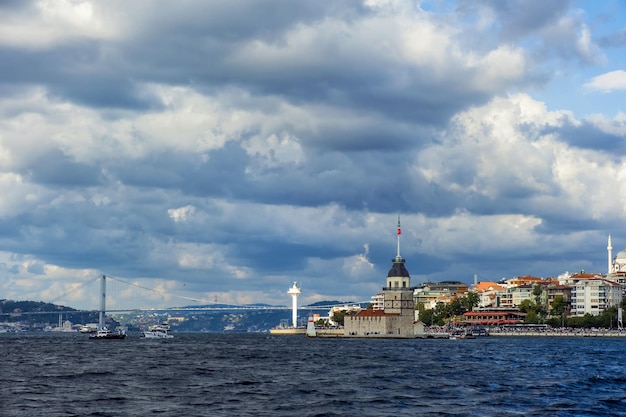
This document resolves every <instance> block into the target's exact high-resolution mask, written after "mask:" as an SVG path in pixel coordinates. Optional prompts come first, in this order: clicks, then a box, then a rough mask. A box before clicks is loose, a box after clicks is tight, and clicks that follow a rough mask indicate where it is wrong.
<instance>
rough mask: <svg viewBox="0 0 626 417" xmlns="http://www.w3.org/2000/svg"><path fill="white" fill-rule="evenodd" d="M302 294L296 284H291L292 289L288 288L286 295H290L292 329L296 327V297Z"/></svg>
mask: <svg viewBox="0 0 626 417" xmlns="http://www.w3.org/2000/svg"><path fill="white" fill-rule="evenodd" d="M301 293H302V291H301V290H300V288H299V287H298V284H297V283H296V282H294V283H293V287H291V288H289V291H287V294H289V295H291V310H292V311H291V319H292V321H293V327H298V296H299V295H300V294H301Z"/></svg>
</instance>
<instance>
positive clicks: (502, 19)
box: [459, 0, 572, 40]
mask: <svg viewBox="0 0 626 417" xmlns="http://www.w3.org/2000/svg"><path fill="white" fill-rule="evenodd" d="M480 4H482V5H485V6H488V7H489V8H491V9H492V10H493V11H494V12H495V13H496V14H497V17H498V19H497V21H498V22H499V25H500V33H501V34H502V36H503V37H504V39H508V40H511V39H518V38H521V37H524V36H527V35H529V34H532V33H535V32H537V31H538V30H540V29H542V28H543V27H545V26H547V25H549V24H551V23H553V22H554V21H556V20H558V19H559V18H561V17H562V16H563V15H564V14H565V13H566V12H567V10H568V9H569V7H570V6H571V4H572V0H545V1H541V2H536V1H530V2H529V1H525V0H483V1H472V0H468V1H461V2H459V8H461V9H464V8H470V9H471V8H474V7H476V5H480Z"/></svg>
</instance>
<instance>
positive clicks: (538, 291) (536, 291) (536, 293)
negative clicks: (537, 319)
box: [533, 284, 543, 305]
mask: <svg viewBox="0 0 626 417" xmlns="http://www.w3.org/2000/svg"><path fill="white" fill-rule="evenodd" d="M541 294H543V288H541V285H539V284H535V285H533V296H534V297H535V304H536V305H541Z"/></svg>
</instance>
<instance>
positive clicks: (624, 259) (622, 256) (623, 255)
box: [615, 249, 626, 264]
mask: <svg viewBox="0 0 626 417" xmlns="http://www.w3.org/2000/svg"><path fill="white" fill-rule="evenodd" d="M615 261H616V262H617V261H621V262H619V263H621V264H624V263H626V249H624V250H623V251H621V252H618V253H617V256H615Z"/></svg>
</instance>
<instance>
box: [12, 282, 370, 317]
mask: <svg viewBox="0 0 626 417" xmlns="http://www.w3.org/2000/svg"><path fill="white" fill-rule="evenodd" d="M97 282H99V283H100V290H99V293H98V292H97V291H96V290H95V289H94V288H93V286H94V284H96V283H97ZM111 283H113V284H114V287H115V286H117V287H118V288H114V289H113V291H111V285H110V284H111ZM107 286H108V287H109V292H108V293H107ZM75 293H78V294H79V295H80V296H81V297H82V300H81V301H82V302H83V303H84V302H85V301H86V300H87V301H88V302H89V304H92V305H94V308H71V307H65V308H63V309H55V310H47V311H44V310H38V311H19V312H15V311H10V312H7V311H0V317H2V316H16V315H19V316H21V315H49V314H59V315H60V316H62V315H63V314H66V315H67V314H77V313H98V314H99V315H100V317H101V320H102V317H103V316H104V315H105V314H107V313H111V314H116V313H138V312H154V313H173V312H180V313H191V312H219V311H235V312H236V311H254V310H264V311H272V310H276V311H278V310H292V309H293V306H287V305H268V304H233V303H218V302H217V301H216V300H213V301H209V300H203V299H199V298H193V297H188V296H184V295H179V294H175V293H172V292H169V291H165V290H162V289H159V288H150V287H147V286H144V285H140V284H137V283H133V282H130V281H127V280H124V279H122V278H118V277H113V276H110V275H97V276H95V277H92V278H91V279H89V280H88V281H86V282H83V283H78V284H76V285H74V286H72V287H71V288H70V289H69V290H67V291H65V292H64V293H63V294H61V295H59V296H57V297H54V298H53V299H51V300H50V301H47V303H49V304H55V303H56V302H59V300H67V299H71V297H70V295H71V294H75ZM145 294H151V295H152V297H147V298H149V301H151V302H153V303H154V302H155V301H156V302H157V303H158V302H161V303H165V302H167V303H168V304H169V305H170V306H159V307H155V306H154V305H153V306H149V305H146V304H145V302H146V301H145V299H146V297H145ZM158 298H160V299H161V300H158ZM175 299H178V300H184V301H186V302H187V303H195V304H198V305H197V306H193V305H183V306H172V304H175V302H174V301H173V300H175ZM120 300H124V301H125V302H126V303H129V304H128V305H121V304H122V303H120ZM142 300H143V301H142ZM64 303H66V302H64ZM362 303H365V302H363V301H361V302H350V304H362ZM68 304H69V303H68ZM142 304H144V305H143V306H141V305H142ZM96 305H98V306H99V307H98V308H96V307H95V306H96ZM333 306H334V305H313V306H312V305H305V306H298V307H297V309H298V310H306V311H313V310H316V311H323V310H326V311H328V310H329V309H330V308H332V307H333Z"/></svg>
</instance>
